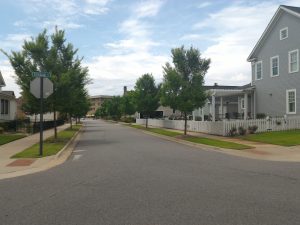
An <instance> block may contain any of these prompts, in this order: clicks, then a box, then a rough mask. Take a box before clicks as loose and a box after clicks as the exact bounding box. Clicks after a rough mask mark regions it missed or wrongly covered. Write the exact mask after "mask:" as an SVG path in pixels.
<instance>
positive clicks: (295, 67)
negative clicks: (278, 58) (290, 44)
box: [289, 49, 299, 73]
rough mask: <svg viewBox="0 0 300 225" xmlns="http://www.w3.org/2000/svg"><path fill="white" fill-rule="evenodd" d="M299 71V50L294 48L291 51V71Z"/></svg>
mask: <svg viewBox="0 0 300 225" xmlns="http://www.w3.org/2000/svg"><path fill="white" fill-rule="evenodd" d="M298 71H299V50H298V49H296V50H293V51H290V52H289V73H295V72H298Z"/></svg>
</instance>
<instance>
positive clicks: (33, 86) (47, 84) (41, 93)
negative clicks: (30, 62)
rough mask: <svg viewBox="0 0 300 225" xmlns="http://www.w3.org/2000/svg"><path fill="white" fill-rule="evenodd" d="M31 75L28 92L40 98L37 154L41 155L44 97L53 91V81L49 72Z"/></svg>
mask: <svg viewBox="0 0 300 225" xmlns="http://www.w3.org/2000/svg"><path fill="white" fill-rule="evenodd" d="M32 76H33V77H35V79H33V80H32V81H30V92H31V94H32V95H33V96H35V97H36V98H39V99H40V148H39V155H40V156H43V132H44V124H43V123H44V118H43V117H44V109H43V107H44V106H43V104H44V98H48V96H49V95H51V94H52V93H53V83H52V82H51V81H50V80H49V79H48V78H50V73H49V72H33V73H32Z"/></svg>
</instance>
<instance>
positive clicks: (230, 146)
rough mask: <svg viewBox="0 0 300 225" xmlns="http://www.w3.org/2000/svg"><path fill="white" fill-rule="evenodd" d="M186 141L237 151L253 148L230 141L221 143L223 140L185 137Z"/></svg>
mask: <svg viewBox="0 0 300 225" xmlns="http://www.w3.org/2000/svg"><path fill="white" fill-rule="evenodd" d="M184 140H186V141H190V142H193V143H198V144H204V145H210V146H214V147H219V148H227V149H235V150H244V149H250V148H252V147H251V146H248V145H243V144H238V143H234V142H230V141H221V140H217V139H212V138H203V137H191V136H188V137H185V138H184Z"/></svg>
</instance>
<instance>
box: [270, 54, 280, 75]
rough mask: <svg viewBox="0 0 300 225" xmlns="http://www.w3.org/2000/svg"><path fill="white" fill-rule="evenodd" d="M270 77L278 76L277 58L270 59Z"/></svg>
mask: <svg viewBox="0 0 300 225" xmlns="http://www.w3.org/2000/svg"><path fill="white" fill-rule="evenodd" d="M270 64H271V68H270V69H271V77H275V76H278V75H279V56H274V57H271V59H270Z"/></svg>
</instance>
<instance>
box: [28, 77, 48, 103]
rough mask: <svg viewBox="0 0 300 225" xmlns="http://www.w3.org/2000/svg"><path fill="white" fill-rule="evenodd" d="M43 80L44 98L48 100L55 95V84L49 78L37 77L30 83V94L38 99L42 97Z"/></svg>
mask: <svg viewBox="0 0 300 225" xmlns="http://www.w3.org/2000/svg"><path fill="white" fill-rule="evenodd" d="M40 79H43V98H48V97H49V96H50V95H51V94H52V93H53V83H52V82H51V81H50V80H49V79H48V78H40V77H37V78H35V79H34V80H32V81H31V82H30V93H31V94H33V95H34V96H35V97H36V98H40V97H41V81H40Z"/></svg>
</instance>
